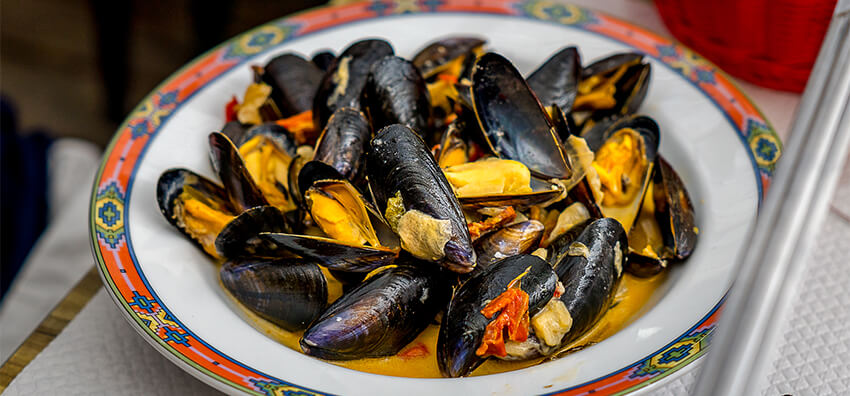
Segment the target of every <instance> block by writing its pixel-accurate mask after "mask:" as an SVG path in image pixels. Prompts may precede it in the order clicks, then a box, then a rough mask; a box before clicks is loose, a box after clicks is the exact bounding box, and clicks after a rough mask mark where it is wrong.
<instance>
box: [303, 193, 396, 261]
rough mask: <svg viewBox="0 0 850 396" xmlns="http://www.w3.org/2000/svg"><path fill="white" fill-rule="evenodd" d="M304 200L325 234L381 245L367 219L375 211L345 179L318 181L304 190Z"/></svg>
mask: <svg viewBox="0 0 850 396" xmlns="http://www.w3.org/2000/svg"><path fill="white" fill-rule="evenodd" d="M304 202H305V205H306V208H307V211H309V212H310V215H311V216H312V218H313V222H314V223H315V224H316V225H318V226H319V227H320V228H321V229H322V231H324V232H325V234H327V235H329V236H331V237H332V238H334V239H338V240H340V241H344V242H346V243H352V244H360V245H369V246H374V247H380V246H381V242H380V240H379V239H378V236H377V234H376V232H375V228H374V227H373V226H372V221H371V218H370V214H377V213H376V212H377V211H376V210H374V209H373V208H370V207H369V205H370V204H368V203H367V201H366V199H365V198H364V197H363V196H362V195H361V194H360V191H358V190H357V188H355V187H354V186H353V185H352V184H351V183H350V182H349V181H348V180H345V179H336V180H318V181H316V182H314V183H313V185H312V186H310V188H309V189H307V191H305V192H304ZM377 216H378V217H380V214H377Z"/></svg>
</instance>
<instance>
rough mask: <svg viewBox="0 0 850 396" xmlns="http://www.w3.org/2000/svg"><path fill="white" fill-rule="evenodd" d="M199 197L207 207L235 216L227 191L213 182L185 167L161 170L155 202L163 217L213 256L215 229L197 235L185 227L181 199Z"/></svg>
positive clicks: (184, 212)
mask: <svg viewBox="0 0 850 396" xmlns="http://www.w3.org/2000/svg"><path fill="white" fill-rule="evenodd" d="M184 192H185V193H187V194H188V196H189V197H191V198H192V199H196V200H198V202H200V203H201V204H203V205H204V206H206V207H208V208H209V210H212V211H215V212H218V213H220V214H222V215H224V216H235V215H236V213H237V211H236V210H235V209H234V208H233V206H232V205H231V204H230V200H229V199H228V196H227V191H225V189H224V188H223V187H221V186H220V185H218V184H216V183H215V182H213V181H211V180H209V179H207V178H205V177H203V176H201V175H198V174H197V173H195V172H192V171H190V170H188V169H182V168H175V169H169V170H167V171H165V172H163V173H162V174H161V175H160V176H159V180H157V184H156V201H157V204H158V205H159V210H160V212H162V215H163V217H165V219H166V220H168V222H169V223H171V225H173V226H174V227H176V228H177V229H178V230H180V231H181V232H182V233H183V234H185V235H186V236H188V237H189V238H190V239H191V240H192V241H193V242H195V244H196V245H198V246H199V247H200V248H201V249H202V250H204V251H205V252H207V253H208V254H210V255H213V256H215V255H214V254H213V253H214V252H215V246H214V241H215V238H216V236H217V235H218V234H217V233H218V230H213V229H210V230H207V232H208V234H205V235H197V234H196V233H195V232H193V231H192V230H189V229H188V228H187V221H186V219H185V218H184V216H186V209H185V206H184V204H185V203H184V202H182V200H183V199H184V198H185V197H186V195H184Z"/></svg>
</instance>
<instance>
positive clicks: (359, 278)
mask: <svg viewBox="0 0 850 396" xmlns="http://www.w3.org/2000/svg"><path fill="white" fill-rule="evenodd" d="M328 272H330V273H331V275H333V277H334V279H336V280H338V281H339V283H342V290H343V292H347V291H348V290H349V289H351V288H353V287H354V286H357V285H359V284H360V282H363V279H365V278H366V275H369V273H368V272H348V271H339V270H328Z"/></svg>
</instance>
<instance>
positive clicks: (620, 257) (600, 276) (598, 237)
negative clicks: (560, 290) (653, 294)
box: [554, 218, 629, 345]
mask: <svg viewBox="0 0 850 396" xmlns="http://www.w3.org/2000/svg"><path fill="white" fill-rule="evenodd" d="M628 246H629V242H628V238H627V236H626V231H625V230H623V226H622V225H620V223H619V222H618V221H617V220H614V219H612V218H604V219H599V220H595V221H593V222H592V223H590V224H589V225H588V226H587V227H585V228H584V230H583V231H582V232H581V234H579V236H578V237H577V238H576V239H575V240H574V241H573V242H572V243H570V244H568V245H567V244H563V245H562V246H561V250H560V251H558V252H556V254H555V255H556V257H557V261H555V263H554V269H555V273H557V274H558V279H560V280H561V283H563V284H564V294H562V295H561V297H560V299H561V301H563V302H564V305H566V307H567V311H569V313H570V316H572V319H573V324H572V327H571V328H570V330H569V332H568V333H567V334H565V335H564V337H563V338H562V339H561V345H566V344H568V343H570V342H572V341H574V340H576V339H577V338H578V337H580V336H581V335H582V334H584V333H585V332H586V331H587V330H589V329H590V328H591V327H593V325H594V324H595V323H596V322H597V321H598V320H599V318H601V317H602V315H603V314H604V313H605V311H607V310H608V308H609V306H610V305H611V301H612V300H613V298H614V294H615V293H616V292H617V285H618V284H619V281H620V279H621V278H622V275H623V266H624V264H625V262H624V260H625V259H626V253H627V249H628Z"/></svg>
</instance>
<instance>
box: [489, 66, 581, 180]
mask: <svg viewBox="0 0 850 396" xmlns="http://www.w3.org/2000/svg"><path fill="white" fill-rule="evenodd" d="M472 101H473V104H474V108H475V115H476V116H477V117H478V122H479V124H480V126H481V130H482V131H484V135H485V137H486V138H487V141H488V143H489V146H490V147H489V149H490V150H492V151H493V152H494V153H495V154H496V155H498V156H499V157H502V158H506V159H512V160H515V161H519V162H522V163H523V164H525V165H526V166H527V167H528V169H529V170H531V172H532V174H534V175H535V176H537V177H540V178H543V179H552V178H558V179H567V178H569V177H570V168H569V166H568V165H567V162H566V159H565V158H564V154H563V151H562V150H561V142H560V139H559V138H558V136H557V135H556V132H555V129H554V127H553V126H552V125H551V123H550V122H549V117H548V115H546V111H545V110H544V109H543V106H542V105H541V104H540V101H538V100H537V97H536V96H534V93H533V92H532V91H531V89H530V88H529V87H528V84H527V83H526V81H525V79H523V78H522V75H520V73H519V71H517V69H516V68H515V67H514V66H513V65H512V64H511V63H510V61H508V60H507V59H505V58H504V57H503V56H501V55H498V54H494V53H487V54H484V55H482V56H481V57H480V58H478V61H477V62H476V63H475V67H474V68H473V71H472Z"/></svg>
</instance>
